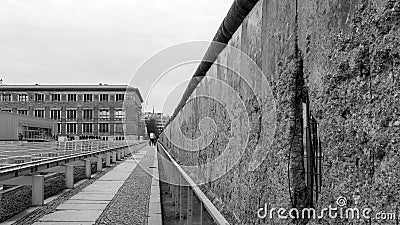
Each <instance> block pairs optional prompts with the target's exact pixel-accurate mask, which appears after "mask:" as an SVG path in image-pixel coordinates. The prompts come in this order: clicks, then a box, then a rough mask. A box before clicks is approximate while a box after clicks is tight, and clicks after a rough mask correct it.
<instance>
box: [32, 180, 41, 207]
mask: <svg viewBox="0 0 400 225" xmlns="http://www.w3.org/2000/svg"><path fill="white" fill-rule="evenodd" d="M43 204H44V176H43V175H33V176H32V205H33V206H42V205H43Z"/></svg>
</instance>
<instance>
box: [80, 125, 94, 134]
mask: <svg viewBox="0 0 400 225" xmlns="http://www.w3.org/2000/svg"><path fill="white" fill-rule="evenodd" d="M82 132H83V133H92V132H93V124H92V123H84V124H82Z"/></svg>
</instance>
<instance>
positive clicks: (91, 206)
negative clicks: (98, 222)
mask: <svg viewBox="0 0 400 225" xmlns="http://www.w3.org/2000/svg"><path fill="white" fill-rule="evenodd" d="M106 207H107V203H103V204H92V203H91V204H61V205H60V206H58V207H57V210H104V209H105V208H106Z"/></svg>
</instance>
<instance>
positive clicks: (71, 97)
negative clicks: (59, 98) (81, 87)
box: [67, 94, 76, 102]
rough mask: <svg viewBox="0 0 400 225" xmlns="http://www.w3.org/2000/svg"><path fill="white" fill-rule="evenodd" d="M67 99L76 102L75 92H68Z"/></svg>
mask: <svg viewBox="0 0 400 225" xmlns="http://www.w3.org/2000/svg"><path fill="white" fill-rule="evenodd" d="M67 99H68V101H69V102H76V94H68V98H67Z"/></svg>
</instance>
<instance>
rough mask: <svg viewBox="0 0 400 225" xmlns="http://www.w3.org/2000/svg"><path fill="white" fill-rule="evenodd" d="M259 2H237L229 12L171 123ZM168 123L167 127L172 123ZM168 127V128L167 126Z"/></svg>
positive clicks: (242, 0)
mask: <svg viewBox="0 0 400 225" xmlns="http://www.w3.org/2000/svg"><path fill="white" fill-rule="evenodd" d="M258 1H259V0H235V1H234V2H233V4H232V6H231V8H230V9H229V11H228V14H227V15H226V17H225V18H224V20H223V21H222V23H221V25H220V27H219V29H218V31H217V33H216V34H215V36H214V38H213V41H212V43H211V44H210V46H209V47H208V49H207V51H206V53H205V54H204V57H203V59H202V61H201V63H200V65H199V66H198V67H197V69H196V71H195V73H194V75H193V77H192V79H191V80H190V81H189V84H188V86H187V88H186V90H185V92H184V94H183V96H182V98H181V100H180V101H179V103H178V105H177V106H176V108H175V110H174V113H173V114H172V117H171V119H170V121H172V120H174V119H175V117H176V116H177V115H178V113H179V111H180V110H181V109H182V108H183V107H184V106H185V104H186V102H187V100H188V99H189V97H190V95H191V94H192V93H193V91H194V90H195V89H196V87H197V85H199V83H200V81H201V80H202V79H203V78H204V77H205V76H206V73H207V72H208V70H209V69H210V68H211V66H212V65H213V64H214V62H215V61H216V59H217V57H218V55H219V54H220V53H221V52H222V51H223V50H224V49H225V47H226V45H227V44H228V42H229V41H230V40H231V39H232V36H233V34H234V33H235V32H236V31H237V30H238V28H239V27H240V25H241V24H242V23H243V21H244V19H245V18H246V16H247V15H248V14H249V13H250V12H251V10H252V9H253V7H254V6H255V5H256V4H257V2H258ZM170 121H169V122H168V123H167V125H168V124H169V123H170ZM167 125H166V126H167Z"/></svg>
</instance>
